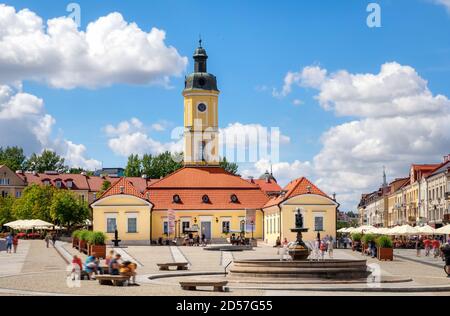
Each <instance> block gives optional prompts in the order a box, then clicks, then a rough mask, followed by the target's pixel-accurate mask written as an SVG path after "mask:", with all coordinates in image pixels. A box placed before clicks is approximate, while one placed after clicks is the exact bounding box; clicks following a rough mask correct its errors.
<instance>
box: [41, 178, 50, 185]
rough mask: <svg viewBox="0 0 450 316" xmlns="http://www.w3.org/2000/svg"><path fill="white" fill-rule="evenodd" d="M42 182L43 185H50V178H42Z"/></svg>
mask: <svg viewBox="0 0 450 316" xmlns="http://www.w3.org/2000/svg"><path fill="white" fill-rule="evenodd" d="M42 183H44V185H50V180H48V179H45V180H42Z"/></svg>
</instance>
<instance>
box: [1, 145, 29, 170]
mask: <svg viewBox="0 0 450 316" xmlns="http://www.w3.org/2000/svg"><path fill="white" fill-rule="evenodd" d="M25 159H26V157H25V155H24V153H23V149H22V148H20V147H16V146H14V147H6V148H5V149H3V148H2V147H0V165H6V166H8V167H9V168H10V169H11V170H12V171H14V172H15V171H17V170H21V169H22V168H23V165H24V163H25Z"/></svg>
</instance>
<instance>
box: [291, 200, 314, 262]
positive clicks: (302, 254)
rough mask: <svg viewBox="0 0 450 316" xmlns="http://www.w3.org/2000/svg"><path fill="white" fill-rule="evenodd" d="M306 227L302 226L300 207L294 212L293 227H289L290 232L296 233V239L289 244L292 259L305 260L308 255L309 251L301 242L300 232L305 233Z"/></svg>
mask: <svg viewBox="0 0 450 316" xmlns="http://www.w3.org/2000/svg"><path fill="white" fill-rule="evenodd" d="M307 231H308V228H304V227H303V215H302V214H301V213H300V209H298V210H297V214H295V228H291V232H293V233H297V240H296V241H295V243H294V244H292V245H291V246H289V255H290V256H291V258H292V260H306V259H308V257H309V254H310V253H311V251H310V250H309V248H308V247H307V246H306V244H305V243H304V242H303V236H302V233H306V232H307Z"/></svg>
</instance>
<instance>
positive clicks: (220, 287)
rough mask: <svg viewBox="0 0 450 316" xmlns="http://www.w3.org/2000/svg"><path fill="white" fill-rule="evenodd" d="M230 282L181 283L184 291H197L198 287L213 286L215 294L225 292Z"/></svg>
mask: <svg viewBox="0 0 450 316" xmlns="http://www.w3.org/2000/svg"><path fill="white" fill-rule="evenodd" d="M227 284H228V281H180V286H181V288H182V289H183V290H187V291H196V290H197V286H212V287H213V290H214V292H224V291H225V289H224V287H225V286H226V285H227Z"/></svg>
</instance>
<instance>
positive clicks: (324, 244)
mask: <svg viewBox="0 0 450 316" xmlns="http://www.w3.org/2000/svg"><path fill="white" fill-rule="evenodd" d="M326 251H327V242H326V241H325V240H322V241H320V257H321V259H322V260H324V259H325V252H326Z"/></svg>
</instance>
